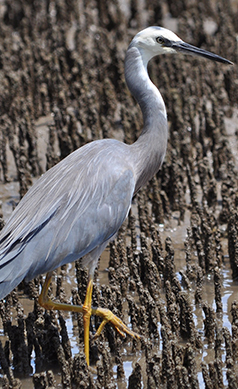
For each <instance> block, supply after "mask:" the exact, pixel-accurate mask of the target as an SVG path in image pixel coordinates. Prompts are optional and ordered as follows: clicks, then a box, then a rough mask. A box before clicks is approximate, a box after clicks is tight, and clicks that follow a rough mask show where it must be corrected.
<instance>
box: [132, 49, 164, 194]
mask: <svg viewBox="0 0 238 389" xmlns="http://www.w3.org/2000/svg"><path fill="white" fill-rule="evenodd" d="M125 78H126V82H127V85H128V88H129V90H130V91H131V93H132V94H133V96H134V97H135V98H136V100H137V102H138V103H139V105H140V108H141V111H142V114H143V121H144V126H143V130H142V133H141V135H140V137H139V138H138V140H137V141H136V142H135V143H134V144H133V145H132V146H131V147H132V152H133V155H134V166H136V169H135V170H136V177H137V183H136V190H135V192H136V191H137V190H138V189H139V188H140V187H141V186H143V185H144V184H146V182H147V181H148V180H150V179H151V178H152V177H153V175H154V174H155V173H157V171H158V170H159V168H160V166H161V164H162V162H163V159H164V156H165V152H166V147H167V137H168V130H167V115H166V109H165V104H164V101H163V99H162V96H161V94H160V92H159V91H158V89H157V88H156V86H155V85H154V84H153V83H152V81H151V80H150V78H149V75H148V71H147V61H144V60H143V55H142V54H141V52H140V50H139V49H138V48H137V47H135V46H133V45H131V46H129V48H128V50H127V53H126V60H125Z"/></svg>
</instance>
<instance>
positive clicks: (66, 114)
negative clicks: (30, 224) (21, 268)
mask: <svg viewBox="0 0 238 389" xmlns="http://www.w3.org/2000/svg"><path fill="white" fill-rule="evenodd" d="M237 20H238V5H237V2H236V1H232V0H218V1H211V0H206V1H203V0H202V1H201V0H199V1H198V0H194V1H190V0H183V1H182V0H181V1H176V2H175V1H171V0H163V1H158V0H156V1H143V0H141V1H139V0H138V1H134V0H127V1H119V0H113V1H109V0H106V1H97V0H95V1H93V0H89V1H84V2H83V1H81V0H71V1H67V0H57V1H56V0H33V1H27V0H14V1H11V0H1V1H0V31H1V34H0V78H1V82H0V178H1V187H0V194H1V200H2V215H1V218H0V224H1V226H3V224H4V220H6V219H7V217H9V214H10V213H11V211H12V209H13V208H14V206H15V205H16V203H17V202H18V200H19V196H20V197H21V196H23V195H24V194H25V193H26V191H27V189H28V188H29V187H30V185H31V184H32V182H33V181H34V180H35V178H36V177H38V176H39V175H40V174H41V173H42V172H44V171H45V170H46V169H48V168H50V167H51V166H53V165H54V164H55V163H56V162H58V161H59V160H60V159H62V158H63V157H65V156H66V155H68V154H69V153H70V152H72V151H73V150H75V149H76V148H78V147H80V146H82V145H83V144H85V143H86V142H88V141H91V140H94V139H99V138H107V137H114V138H117V139H120V140H123V141H125V142H127V143H132V142H133V141H134V140H135V139H136V138H137V137H138V136H139V134H140V130H141V127H142V118H141V114H140V110H139V107H138V106H137V105H136V103H135V101H134V99H133V98H132V97H131V95H130V93H129V92H128V90H127V88H126V85H125V80H124V74H123V70H124V57H125V51H126V48H127V46H128V44H129V42H130V39H131V38H132V37H133V35H134V34H135V33H136V32H138V31H139V30H141V29H142V28H145V27H146V26H149V25H163V26H164V27H168V28H171V29H173V30H174V31H175V32H177V33H178V35H179V36H180V37H181V38H182V39H184V40H186V41H188V42H189V43H192V44H194V45H196V46H199V47H200V46H202V47H203V48H205V49H207V50H210V51H214V52H215V53H217V54H220V55H222V56H223V57H226V58H228V59H229V60H231V61H233V62H234V66H226V65H222V64H219V63H213V62H209V61H205V60H201V59H196V58H190V57H182V56H177V57H175V56H167V57H159V58H157V59H154V60H153V61H152V63H151V64H150V66H149V70H150V75H151V77H152V79H153V81H154V83H155V84H156V85H157V86H158V87H159V88H160V91H161V93H162V95H163V97H164V99H165V102H166V106H167V111H168V120H169V145H168V151H167V155H166V159H165V162H164V165H163V167H162V169H161V171H160V172H159V173H158V175H157V176H156V177H154V178H153V179H152V180H151V182H150V183H149V184H148V185H147V186H146V187H145V188H143V189H142V190H141V191H140V193H139V194H138V195H137V196H136V197H135V199H134V202H133V207H132V211H131V213H130V215H129V218H128V220H127V221H126V223H125V224H124V225H123V226H122V228H121V230H120V232H119V234H118V237H117V239H116V241H114V242H112V243H111V244H110V248H109V250H108V251H106V252H105V254H104V255H103V257H102V258H101V261H100V267H99V270H98V271H97V274H96V275H95V287H94V291H93V305H95V306H99V305H100V306H103V307H108V308H110V309H111V310H112V311H113V312H114V313H115V314H116V315H118V316H119V317H121V318H122V319H123V320H124V321H125V322H126V323H127V324H128V325H129V326H131V328H132V329H133V330H134V331H136V332H138V333H140V334H141V335H142V338H141V341H134V340H133V339H130V338H128V337H127V338H126V339H122V338H121V337H120V336H119V335H118V334H116V333H115V332H114V330H113V329H112V328H111V327H110V326H106V328H105V330H104V332H103V334H102V336H101V337H100V338H99V339H97V340H96V341H94V340H93V333H94V332H95V330H96V328H97V327H98V326H99V323H100V322H99V319H98V318H92V326H91V341H90V357H91V365H92V366H95V370H96V372H95V373H93V372H92V371H91V370H89V369H88V367H87V365H86V362H85V358H84V353H83V326H82V317H81V316H80V315H77V314H60V313H57V312H45V311H44V310H43V309H42V308H41V307H40V306H39V304H38V302H37V297H38V295H39V291H40V287H41V285H42V283H43V279H44V277H43V276H41V277H39V278H38V279H36V280H33V281H32V282H30V283H29V284H26V283H22V284H21V285H19V287H18V288H17V289H16V290H15V291H13V292H12V293H11V294H10V295H9V296H8V297H7V298H6V299H4V301H2V302H0V317H1V319H0V386H1V387H2V388H5V389H6V388H15V389H16V388H36V389H40V388H51V389H53V388H56V387H57V388H80V389H83V388H84V389H86V388H92V389H99V388H106V389H114V388H120V389H126V388H128V389H132V388H133V389H134V388H138V389H139V388H142V387H143V388H148V389H153V388H168V389H170V388H173V389H175V388H179V389H183V388H186V389H196V388H206V389H215V388H221V389H224V388H229V389H235V388H237V387H238V369H237V367H238V366H237V357H238V284H237V277H238V214H237V210H236V207H237V204H238V173H237V166H238V163H237V145H238V142H237V134H238V125H237V116H238V109H237V97H238V88H237V86H238V71H237V61H238V46H237V33H238V22H237ZM18 183H19V186H18ZM18 194H19V196H18ZM105 268H107V270H106V271H105ZM86 285H87V274H85V271H83V270H82V268H81V267H80V262H77V263H76V264H73V265H69V266H66V267H64V268H62V269H59V271H58V272H57V274H56V275H55V282H54V283H53V287H52V291H53V294H54V296H55V297H56V298H57V299H58V300H59V301H72V302H73V303H74V304H81V303H82V301H83V300H84V296H85V290H86Z"/></svg>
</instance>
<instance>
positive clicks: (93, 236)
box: [0, 27, 230, 299]
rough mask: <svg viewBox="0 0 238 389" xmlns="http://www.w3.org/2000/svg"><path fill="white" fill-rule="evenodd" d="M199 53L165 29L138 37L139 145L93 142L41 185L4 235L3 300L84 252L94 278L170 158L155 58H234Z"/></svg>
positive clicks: (130, 75)
mask: <svg viewBox="0 0 238 389" xmlns="http://www.w3.org/2000/svg"><path fill="white" fill-rule="evenodd" d="M195 49H196V50H195ZM199 50H200V49H197V48H194V47H193V46H189V45H187V44H185V43H184V42H183V41H181V40H180V39H179V38H178V37H177V36H176V35H175V34H173V33H172V32H171V31H169V30H166V29H163V28H159V27H149V28H147V29H145V30H143V31H142V32H140V33H138V34H137V35H136V36H135V38H134V39H133V40H132V42H131V44H130V46H129V48H128V50H127V54H126V60H125V77H126V81H127V84H128V87H129V89H130V91H131V93H132V94H133V95H134V96H135V98H136V99H137V101H138V103H139V104H140V107H141V110H142V113H143V119H144V127H143V130H142V133H141V135H140V137H139V138H138V140H137V141H136V142H135V143H134V144H132V145H126V144H124V143H122V142H119V141H116V140H112V139H105V140H98V141H94V142H92V143H89V144H87V145H85V146H83V147H81V148H79V149H78V150H76V151H75V152H73V153H72V154H70V155H69V156H68V157H66V158H65V159H64V160H62V161H61V162H60V163H58V164H57V165H56V166H54V167H53V168H52V169H50V170H49V171H47V172H46V173H45V174H44V175H43V176H42V177H41V178H40V179H39V180H38V181H37V182H36V183H35V184H34V185H33V187H32V188H31V189H30V190H29V191H28V193H27V194H26V195H25V196H24V198H23V199H22V200H21V201H20V203H19V205H18V206H17V207H16V209H15V210H14V212H13V214H12V216H11V218H10V219H9V221H8V223H7V224H6V226H5V227H4V229H3V231H2V232H1V236H0V299H2V298H4V297H5V296H6V295H7V294H8V293H9V292H11V291H12V290H13V289H14V288H15V287H16V286H17V285H18V284H19V283H20V282H21V281H22V280H23V279H24V278H26V280H30V279H32V278H34V277H36V276H37V275H39V274H42V273H46V272H49V271H51V270H54V269H56V268H57V267H59V266H61V265H63V264H66V263H68V262H72V261H75V260H76V259H78V258H81V257H84V259H83V264H84V265H85V266H87V267H88V269H89V274H90V277H91V278H92V276H93V273H94V270H95V267H96V265H97V261H98V258H99V256H100V254H101V253H102V251H103V250H104V248H105V247H106V245H107V243H108V242H109V240H110V239H112V237H113V236H115V234H116V233H117V231H118V229H119V227H120V226H121V224H122V223H123V221H124V220H125V218H126V217H127V215H128V212H129V209H130V207H131V201H132V197H133V195H134V194H135V193H136V192H137V191H138V190H139V189H140V187H141V186H142V185H145V184H146V182H147V181H148V180H149V179H151V178H152V176H153V175H154V174H155V173H156V172H157V171H158V170H159V168H160V166H161V164H162V162H163V159H164V156H165V152H166V145H167V119H166V110H165V105H164V102H163V99H162V97H161V94H160V92H159V91H158V89H157V88H156V87H155V85H154V84H153V83H152V82H151V80H150V79H149V76H148V72H147V64H148V61H149V60H150V59H151V58H152V57H154V56H155V55H159V54H163V53H176V52H178V51H179V52H185V53H189V54H195V55H201V56H205V57H207V58H210V59H212V60H216V61H220V62H224V63H230V61H228V60H225V59H224V58H221V57H219V56H216V55H215V54H211V53H209V52H206V51H204V50H202V51H201V50H200V51H199Z"/></svg>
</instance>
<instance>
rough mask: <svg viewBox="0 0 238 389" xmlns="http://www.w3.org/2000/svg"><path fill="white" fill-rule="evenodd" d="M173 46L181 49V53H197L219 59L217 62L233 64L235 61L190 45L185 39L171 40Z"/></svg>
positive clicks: (212, 59)
mask: <svg viewBox="0 0 238 389" xmlns="http://www.w3.org/2000/svg"><path fill="white" fill-rule="evenodd" d="M171 47H172V48H173V49H174V50H176V51H179V52H180V53H183V54H190V55H196V56H200V57H204V58H207V59H210V60H211V61H217V62H222V63H225V64H229V65H233V62H231V61H229V60H228V59H225V58H223V57H220V56H219V55H217V54H213V53H211V52H210V51H207V50H203V49H199V48H198V47H195V46H192V45H189V44H188V43H185V42H183V41H178V42H171Z"/></svg>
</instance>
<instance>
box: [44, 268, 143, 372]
mask: <svg viewBox="0 0 238 389" xmlns="http://www.w3.org/2000/svg"><path fill="white" fill-rule="evenodd" d="M51 277H52V273H47V275H46V279H45V283H44V285H43V287H42V291H41V294H40V296H39V304H40V305H41V306H42V307H43V308H45V309H48V310H51V309H54V310H57V311H71V312H78V313H82V314H83V323H84V352H85V358H86V362H87V364H88V365H89V326H90V317H91V315H96V316H100V317H101V318H102V320H103V321H102V323H101V324H100V326H99V328H98V330H97V332H96V334H95V337H98V336H99V335H100V334H101V332H102V330H103V328H104V327H105V325H106V324H107V323H108V322H110V324H112V325H113V326H114V327H115V329H116V330H117V331H118V332H119V334H120V335H122V336H124V334H128V335H130V336H132V337H133V338H137V339H140V335H138V334H136V333H135V332H133V331H131V330H130V329H129V328H128V327H127V326H126V325H125V324H124V323H123V321H122V320H121V319H119V318H118V317H117V316H116V315H114V314H113V313H112V312H111V311H110V310H109V309H105V308H94V307H92V306H91V304H92V292H93V281H92V280H91V279H90V280H89V283H88V286H87V291H86V297H85V300H84V304H83V306H80V305H71V304H63V303H57V302H53V301H52V300H51V299H50V298H49V297H48V289H49V286H50V282H51Z"/></svg>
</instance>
